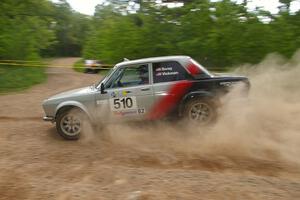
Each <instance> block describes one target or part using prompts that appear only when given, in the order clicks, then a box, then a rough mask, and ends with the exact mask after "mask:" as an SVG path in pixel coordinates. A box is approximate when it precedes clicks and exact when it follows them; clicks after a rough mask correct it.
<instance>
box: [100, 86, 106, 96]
mask: <svg viewBox="0 0 300 200" xmlns="http://www.w3.org/2000/svg"><path fill="white" fill-rule="evenodd" d="M100 91H101V94H106V93H107V92H106V91H105V88H104V84H103V83H101V85H100Z"/></svg>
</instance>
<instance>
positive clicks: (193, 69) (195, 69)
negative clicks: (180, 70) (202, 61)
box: [187, 63, 201, 75]
mask: <svg viewBox="0 0 300 200" xmlns="http://www.w3.org/2000/svg"><path fill="white" fill-rule="evenodd" d="M187 70H188V71H189V73H190V74H191V75H196V74H200V73H201V69H200V68H199V67H198V66H197V65H196V64H194V63H191V64H189V65H188V66H187Z"/></svg>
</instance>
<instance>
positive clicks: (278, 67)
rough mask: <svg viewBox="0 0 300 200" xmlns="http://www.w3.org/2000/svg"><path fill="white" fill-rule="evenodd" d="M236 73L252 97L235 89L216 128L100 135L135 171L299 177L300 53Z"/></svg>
mask: <svg viewBox="0 0 300 200" xmlns="http://www.w3.org/2000/svg"><path fill="white" fill-rule="evenodd" d="M232 73H233V74H242V75H246V76H247V77H249V79H250V82H251V90H250V93H249V95H248V97H247V98H244V97H241V96H240V95H239V92H238V90H239V88H238V87H237V88H234V89H233V90H232V91H231V92H230V93H229V94H228V95H226V96H225V97H224V98H223V99H222V103H223V104H224V105H223V106H222V108H221V109H219V111H218V112H219V118H218V121H217V122H216V123H215V124H214V125H212V126H209V127H195V126H193V127H191V126H187V125H184V124H183V123H181V122H166V123H164V122H159V123H155V124H150V125H149V124H148V125H147V124H146V125H145V124H144V125H136V124H135V125H124V124H122V125H115V124H114V125H110V126H108V127H106V129H105V130H101V133H99V134H102V135H106V138H109V141H110V142H111V144H112V148H123V149H126V150H125V152H124V154H123V156H124V158H125V157H126V159H123V161H124V162H126V163H129V164H132V165H146V166H151V167H153V166H154V167H178V168H190V169H199V168H203V169H205V170H245V171H252V172H255V173H264V174H268V175H277V174H278V173H281V172H295V173H298V172H299V170H298V169H300V167H299V166H300V159H299V155H300V79H299V77H300V51H299V52H298V53H296V54H295V55H294V56H293V58H292V59H291V60H289V61H287V60H285V59H284V58H282V57H281V56H279V55H276V54H273V55H269V56H267V57H266V59H265V60H264V61H263V62H261V63H260V64H257V65H253V66H250V65H245V66H240V67H238V68H237V69H236V70H235V71H234V72H232ZM99 134H97V135H99ZM132 151H133V152H132ZM126 153H128V154H130V153H133V154H134V155H135V156H133V157H134V158H132V159H130V156H127V155H126ZM116 159H118V158H116Z"/></svg>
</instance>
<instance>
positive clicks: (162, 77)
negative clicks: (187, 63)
mask: <svg viewBox="0 0 300 200" xmlns="http://www.w3.org/2000/svg"><path fill="white" fill-rule="evenodd" d="M187 76H188V74H187V71H186V70H185V69H184V68H183V67H182V66H181V65H180V64H179V63H178V62H175V61H169V62H159V63H153V83H162V82H171V81H180V80H185V79H187Z"/></svg>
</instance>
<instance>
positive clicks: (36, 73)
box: [0, 65, 47, 93]
mask: <svg viewBox="0 0 300 200" xmlns="http://www.w3.org/2000/svg"><path fill="white" fill-rule="evenodd" d="M44 71H45V68H44V67H27V66H5V65H0V93H7V92H15V91H21V90H24V89H27V88H29V87H30V86H32V85H34V84H38V83H42V82H44V81H45V80H46V78H47V77H46V74H45V73H44Z"/></svg>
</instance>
